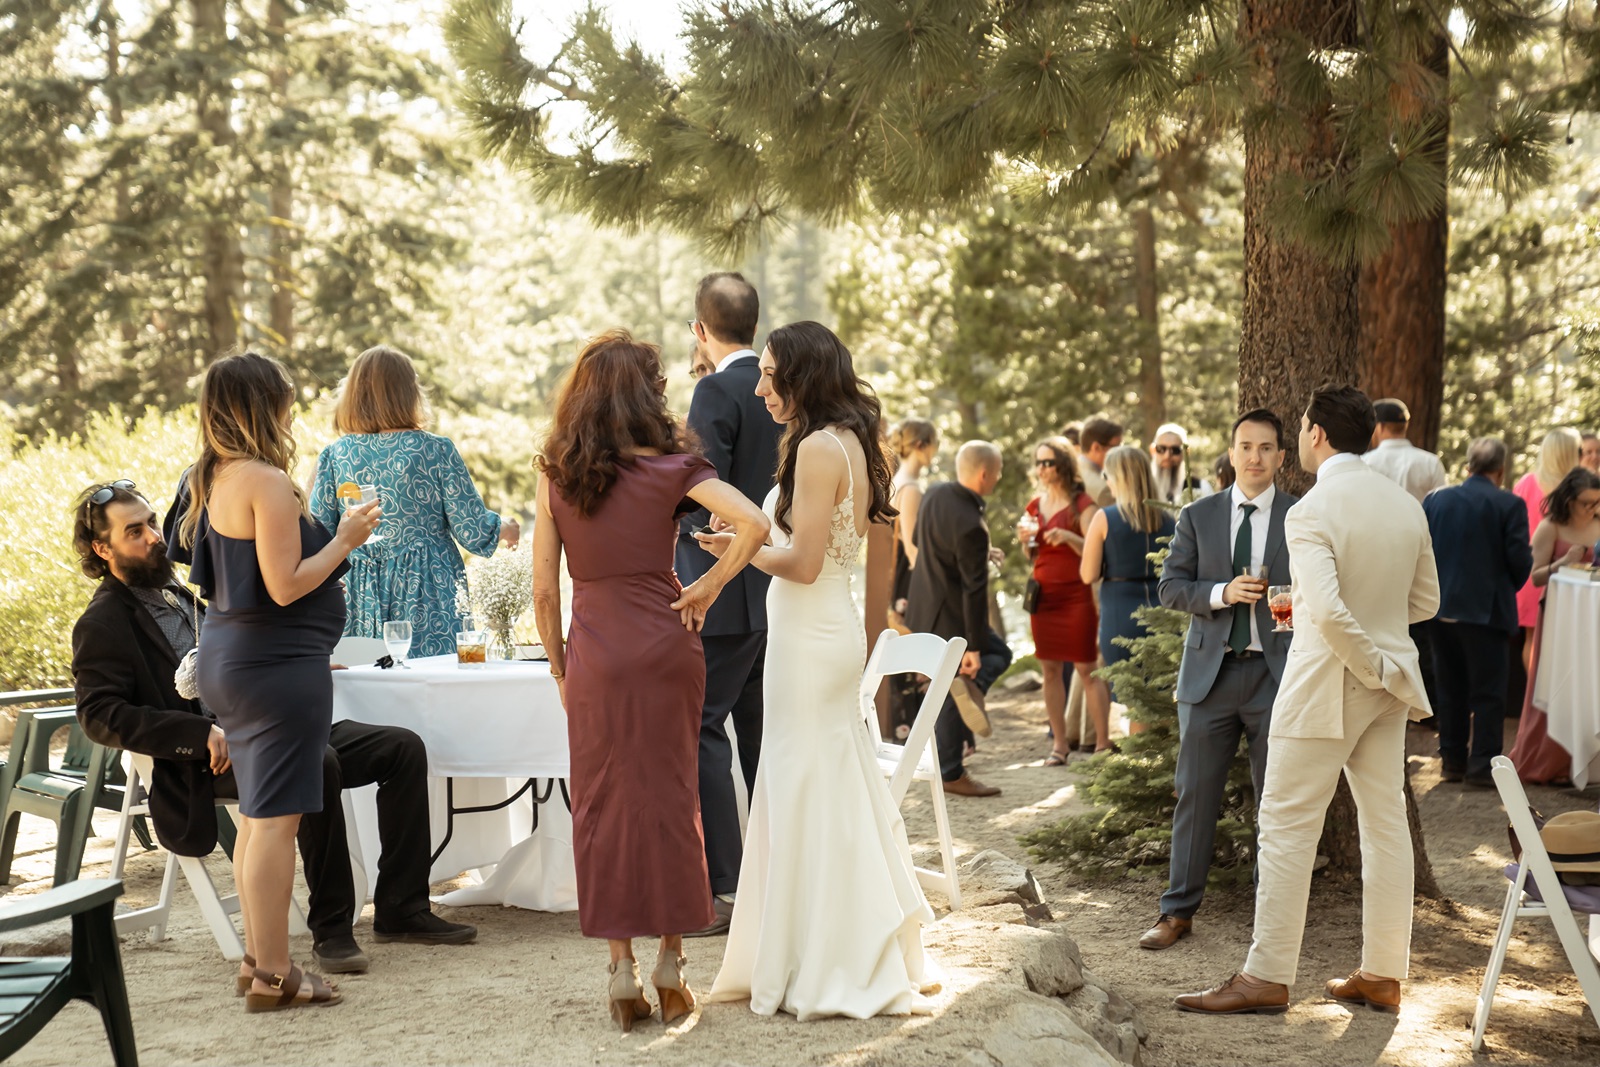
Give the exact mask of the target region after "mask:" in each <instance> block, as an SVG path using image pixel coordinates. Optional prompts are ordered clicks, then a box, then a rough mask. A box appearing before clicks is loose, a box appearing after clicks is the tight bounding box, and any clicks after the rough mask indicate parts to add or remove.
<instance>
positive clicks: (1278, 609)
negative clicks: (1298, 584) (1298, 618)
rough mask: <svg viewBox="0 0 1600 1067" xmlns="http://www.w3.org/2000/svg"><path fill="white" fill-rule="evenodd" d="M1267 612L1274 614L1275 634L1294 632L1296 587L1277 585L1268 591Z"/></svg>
mask: <svg viewBox="0 0 1600 1067" xmlns="http://www.w3.org/2000/svg"><path fill="white" fill-rule="evenodd" d="M1267 610H1268V611H1270V612H1272V621H1273V622H1274V623H1276V624H1277V625H1275V626H1273V628H1272V630H1273V632H1274V633H1289V632H1293V630H1294V586H1292V585H1275V586H1272V587H1271V588H1270V589H1268V590H1267Z"/></svg>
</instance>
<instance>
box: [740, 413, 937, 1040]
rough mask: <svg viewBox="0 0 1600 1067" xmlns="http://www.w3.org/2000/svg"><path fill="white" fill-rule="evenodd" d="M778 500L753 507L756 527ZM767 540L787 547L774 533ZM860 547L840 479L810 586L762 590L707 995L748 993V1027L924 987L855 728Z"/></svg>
mask: <svg viewBox="0 0 1600 1067" xmlns="http://www.w3.org/2000/svg"><path fill="white" fill-rule="evenodd" d="M822 432H824V433H827V431H825V430H824V431H822ZM828 436H829V437H833V434H831V433H830V434H828ZM834 440H835V441H836V442H837V441H838V438H837V437H834ZM839 447H840V448H843V447H844V445H843V444H842V443H841V444H840V446H839ZM848 454H849V453H848V451H847V452H846V456H847V457H848ZM776 496H777V490H776V489H774V490H773V491H772V494H771V495H769V496H768V497H767V501H766V512H767V515H768V517H769V518H770V517H772V513H773V506H774V500H775V499H776ZM772 538H773V542H774V543H775V544H777V545H780V546H782V545H784V544H786V543H787V538H786V537H785V535H784V533H783V531H782V530H781V529H780V528H779V527H778V525H777V523H776V522H774V523H773V526H772ZM861 542H862V534H860V533H858V532H857V531H856V521H855V477H854V474H853V473H852V474H851V480H850V488H849V491H848V492H846V494H845V498H844V500H843V501H841V502H840V504H839V505H838V507H836V508H835V509H834V512H833V518H832V522H831V523H830V526H829V534H828V547H827V552H826V554H825V556H824V559H823V563H822V572H821V573H820V574H819V575H818V576H817V580H816V581H815V582H814V583H812V584H811V585H800V584H798V583H795V582H788V581H784V580H783V579H782V578H774V579H773V580H772V585H771V588H770V590H769V592H768V593H767V626H768V630H767V660H766V688H765V692H766V719H765V726H764V728H763V733H762V739H761V762H760V765H759V767H758V768H757V771H756V786H755V793H754V795H753V796H752V797H751V801H750V822H749V829H748V830H747V832H746V834H745V842H744V861H743V863H742V865H741V866H740V868H739V894H738V899H737V902H736V903H735V905H734V909H733V924H732V927H731V929H730V930H729V933H728V947H727V953H726V955H725V956H724V957H723V961H722V970H721V971H720V972H719V973H718V974H717V979H716V981H715V983H713V985H712V987H711V994H710V997H711V999H712V1000H713V1001H720V1000H742V999H744V998H746V997H748V998H749V999H750V1008H751V1010H752V1011H754V1012H756V1013H757V1014H759V1015H773V1014H776V1013H777V1012H779V1011H785V1012H789V1013H790V1014H792V1015H795V1016H797V1017H798V1018H800V1019H802V1020H805V1019H815V1018H821V1017H825V1016H830V1015H844V1016H850V1017H852V1018H857V1019H865V1018H869V1017H871V1016H874V1015H907V1014H911V1013H918V1014H925V1013H927V1012H928V1011H929V1010H930V1005H929V1003H928V1001H927V999H926V997H925V996H924V995H923V994H925V993H928V992H932V991H934V990H936V989H937V988H938V987H937V985H936V984H934V983H932V982H931V981H930V980H929V979H928V978H927V977H926V975H925V969H926V965H925V962H924V960H923V954H922V925H923V924H924V923H929V922H932V921H933V911H932V910H931V909H930V908H929V907H928V902H927V900H926V899H925V898H924V897H923V895H922V888H921V886H919V885H918V884H917V879H916V874H915V872H914V871H913V869H912V862H911V848H910V846H909V845H908V844H907V841H906V830H905V823H904V822H903V821H902V820H901V818H900V811H899V809H898V808H897V807H896V806H895V804H894V802H893V801H892V800H891V799H890V796H889V786H888V782H887V781H886V780H885V778H884V776H883V773H882V772H881V771H880V770H879V769H878V761H877V757H876V756H875V755H874V752H873V745H872V741H871V738H870V737H869V735H868V733H867V727H866V724H865V723H864V721H863V719H862V708H861V700H860V695H859V690H860V684H861V671H862V668H863V667H864V666H865V663H866V656H867V637H866V631H865V630H864V629H863V627H862V623H861V616H860V614H859V613H858V612H857V611H856V607H855V601H854V600H853V599H852V597H851V595H850V568H851V566H852V564H853V563H854V562H855V559H856V556H857V554H858V552H859V551H860V548H861Z"/></svg>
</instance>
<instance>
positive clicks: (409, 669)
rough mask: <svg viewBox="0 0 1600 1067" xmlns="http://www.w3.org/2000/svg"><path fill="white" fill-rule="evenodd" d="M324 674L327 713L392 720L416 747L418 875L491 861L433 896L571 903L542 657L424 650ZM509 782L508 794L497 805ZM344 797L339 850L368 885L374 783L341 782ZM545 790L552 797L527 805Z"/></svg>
mask: <svg viewBox="0 0 1600 1067" xmlns="http://www.w3.org/2000/svg"><path fill="white" fill-rule="evenodd" d="M333 679H334V684H333V718H334V721H336V722H337V721H341V720H346V719H348V720H352V721H355V722H363V723H369V724H371V725H375V726H401V727H404V728H406V729H408V730H411V731H412V732H414V733H416V734H417V735H418V736H419V737H421V738H422V741H423V743H424V744H425V745H426V746H427V749H428V772H429V774H430V775H431V776H432V777H430V779H429V783H428V786H429V788H428V792H429V808H430V822H431V823H432V830H433V843H434V847H435V849H436V850H438V851H437V852H436V854H435V856H434V861H433V866H432V869H431V871H430V873H429V880H430V881H434V882H437V881H443V880H445V879H448V878H452V877H454V876H455V875H457V874H459V873H460V872H462V871H465V870H473V869H478V870H482V869H484V868H488V867H491V866H492V867H493V868H494V870H493V873H492V874H490V875H489V876H488V877H487V878H486V879H484V880H483V881H482V882H481V884H478V885H473V886H469V887H466V888H464V889H458V890H456V891H454V892H452V893H448V894H445V896H443V897H442V898H440V901H441V902H442V903H445V904H449V905H452V906H457V907H459V906H465V905H468V904H505V905H514V906H517V907H524V908H532V909H535V910H539V911H575V910H576V909H577V906H578V893H577V874H576V871H575V869H574V867H573V861H572V815H571V813H570V811H568V810H567V806H566V805H565V804H563V803H560V801H561V800H563V799H564V798H565V796H566V778H567V777H568V774H569V769H568V768H569V759H568V755H567V717H566V712H565V711H564V710H563V709H562V707H561V698H560V694H559V691H558V689H557V687H556V683H555V679H553V678H551V677H550V668H549V665H548V664H546V663H543V662H504V661H501V662H492V663H487V664H484V665H482V666H477V667H464V666H461V665H460V664H458V663H457V662H456V658H455V656H453V655H450V656H433V657H428V658H425V659H416V660H411V661H410V662H409V664H408V665H407V666H405V667H397V668H390V669H387V670H385V669H381V668H378V667H354V668H351V669H349V670H342V671H335V672H334V675H333ZM540 780H543V781H542V782H540ZM519 791H521V793H520V796H518V798H517V799H516V800H515V801H513V802H512V803H510V804H507V805H505V806H504V807H500V806H498V805H500V804H501V803H502V802H505V801H506V800H507V798H508V797H512V796H513V795H516V794H518V793H519ZM349 798H350V804H349V808H348V809H347V810H351V811H352V812H353V819H352V820H351V822H352V824H353V825H351V827H350V847H351V854H352V857H353V858H358V860H359V863H360V865H361V866H363V867H364V868H365V870H366V873H367V884H368V885H369V886H371V885H373V884H374V883H375V881H376V878H377V857H378V832H377V827H378V821H377V787H376V786H366V787H364V788H362V789H355V790H351V791H350V793H349ZM550 800H555V801H557V802H556V803H542V804H539V802H540V801H550ZM535 804H539V806H538V808H537V810H536V809H535Z"/></svg>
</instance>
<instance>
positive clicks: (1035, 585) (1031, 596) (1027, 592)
mask: <svg viewBox="0 0 1600 1067" xmlns="http://www.w3.org/2000/svg"><path fill="white" fill-rule="evenodd" d="M1043 592H1044V586H1042V585H1040V584H1039V579H1037V578H1029V579H1028V584H1027V585H1025V586H1023V587H1022V610H1023V611H1026V612H1027V613H1028V614H1029V615H1032V614H1033V613H1034V612H1036V611H1038V610H1039V597H1040V595H1041V594H1042V593H1043Z"/></svg>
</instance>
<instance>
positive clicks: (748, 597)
mask: <svg viewBox="0 0 1600 1067" xmlns="http://www.w3.org/2000/svg"><path fill="white" fill-rule="evenodd" d="M760 381H761V369H760V367H759V366H758V365H757V362H756V356H755V354H754V353H752V354H750V355H748V356H742V357H740V358H739V359H736V360H734V361H733V362H732V363H730V364H729V365H728V366H727V367H726V368H724V369H723V370H720V371H718V372H717V373H715V374H708V375H706V376H705V377H704V378H701V379H700V380H699V381H698V382H696V383H695V387H694V399H692V400H691V401H690V402H689V415H688V420H687V421H688V423H689V429H691V430H693V431H694V433H695V436H697V437H698V438H699V439H700V446H701V448H702V449H703V450H704V452H705V457H706V459H708V460H710V461H711V462H712V464H714V465H715V466H716V468H717V477H718V478H721V479H722V480H723V481H725V482H727V483H729V484H730V485H732V486H733V487H734V488H735V489H737V490H739V492H741V493H743V494H744V495H745V496H747V497H749V498H750V499H751V500H752V501H754V502H755V503H756V505H757V506H760V505H761V503H762V502H763V501H765V500H766V498H767V493H768V492H770V491H771V489H772V486H773V485H774V484H775V479H776V477H777V473H778V437H779V435H780V434H781V433H782V428H781V427H779V425H778V424H777V423H775V422H773V421H772V415H771V413H770V412H768V411H767V405H766V402H765V401H763V400H762V399H761V398H760V397H759V396H756V385H757V384H758V383H759V382H760ZM710 521H711V514H710V512H708V511H706V509H705V508H699V509H697V510H695V511H691V512H689V513H688V514H687V515H685V516H684V517H683V518H682V520H680V522H679V524H678V550H677V557H676V569H677V572H678V580H679V581H681V582H683V584H684V585H688V584H689V583H690V582H692V581H694V580H696V579H697V578H699V577H700V576H701V575H703V574H705V572H706V571H708V570H710V569H711V567H712V565H713V564H714V563H716V562H717V560H716V557H715V556H713V555H712V554H711V553H709V552H707V551H706V550H705V549H703V548H701V547H700V542H698V541H696V540H695V539H694V530H695V528H696V527H700V526H704V525H705V524H706V523H708V522H710ZM771 581H772V579H771V578H770V577H769V576H768V575H767V574H766V573H765V572H763V571H759V570H757V569H756V568H754V567H746V568H744V569H743V570H741V571H740V572H739V573H738V574H736V575H734V576H733V577H732V578H731V579H730V580H729V581H728V584H727V585H725V586H723V588H722V594H721V595H720V596H718V597H717V599H716V602H715V603H713V604H712V605H711V610H710V611H708V612H706V623H705V628H704V629H703V630H701V631H700V632H701V633H702V634H703V635H705V636H707V637H718V636H726V635H730V634H748V633H757V632H759V631H762V630H765V629H766V628H767V586H768V585H769V584H770V583H771Z"/></svg>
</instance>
